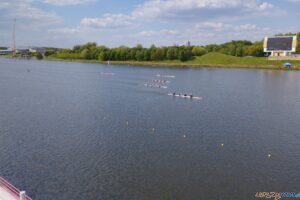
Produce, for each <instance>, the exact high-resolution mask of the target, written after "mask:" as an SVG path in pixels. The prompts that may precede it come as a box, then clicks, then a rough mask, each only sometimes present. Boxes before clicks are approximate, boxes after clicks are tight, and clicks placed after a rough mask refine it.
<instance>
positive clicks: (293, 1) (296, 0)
mask: <svg viewBox="0 0 300 200" xmlns="http://www.w3.org/2000/svg"><path fill="white" fill-rule="evenodd" d="M286 1H289V2H292V3H300V0H286Z"/></svg>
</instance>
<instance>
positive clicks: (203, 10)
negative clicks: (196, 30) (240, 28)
mask: <svg viewBox="0 0 300 200" xmlns="http://www.w3.org/2000/svg"><path fill="white" fill-rule="evenodd" d="M273 7H274V6H273V5H272V4H270V3H267V2H261V3H258V1H257V0H185V1H182V0H151V1H147V2H145V3H144V4H143V5H139V6H138V7H137V8H136V9H135V10H134V11H133V13H132V15H133V16H134V17H136V18H138V17H150V18H157V17H164V18H174V17H175V18H183V19H184V18H187V17H190V18H194V19H199V18H209V17H220V16H225V15H226V16H241V15H246V14H249V13H256V14H257V13H261V12H265V11H267V10H270V9H272V8H273Z"/></svg>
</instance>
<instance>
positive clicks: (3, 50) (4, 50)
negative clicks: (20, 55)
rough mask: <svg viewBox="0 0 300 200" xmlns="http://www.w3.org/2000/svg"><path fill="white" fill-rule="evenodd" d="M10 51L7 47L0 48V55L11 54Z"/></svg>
mask: <svg viewBox="0 0 300 200" xmlns="http://www.w3.org/2000/svg"><path fill="white" fill-rule="evenodd" d="M11 53H12V50H11V49H9V48H8V47H0V55H8V54H11Z"/></svg>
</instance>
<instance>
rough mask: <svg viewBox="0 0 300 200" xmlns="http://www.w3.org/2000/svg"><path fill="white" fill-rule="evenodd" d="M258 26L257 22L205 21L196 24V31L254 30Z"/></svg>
mask: <svg viewBox="0 0 300 200" xmlns="http://www.w3.org/2000/svg"><path fill="white" fill-rule="evenodd" d="M256 29H257V27H256V25H255V24H241V25H232V24H226V23H223V22H211V21H208V22H203V23H197V24H195V25H194V27H193V30H194V31H204V30H212V31H218V32H220V31H252V30H256Z"/></svg>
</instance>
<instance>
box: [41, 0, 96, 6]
mask: <svg viewBox="0 0 300 200" xmlns="http://www.w3.org/2000/svg"><path fill="white" fill-rule="evenodd" d="M95 1H96V0H43V2H44V3H47V4H52V5H56V6H65V5H79V4H85V3H90V2H95Z"/></svg>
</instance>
